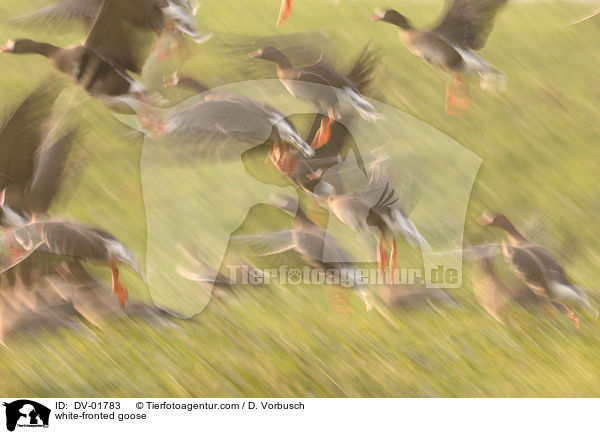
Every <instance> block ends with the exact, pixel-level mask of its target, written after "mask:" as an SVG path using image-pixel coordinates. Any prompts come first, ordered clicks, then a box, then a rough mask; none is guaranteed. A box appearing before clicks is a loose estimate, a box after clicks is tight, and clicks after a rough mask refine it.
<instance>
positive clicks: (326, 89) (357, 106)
mask: <svg viewBox="0 0 600 434" xmlns="http://www.w3.org/2000/svg"><path fill="white" fill-rule="evenodd" d="M250 56H251V57H254V58H259V59H263V60H267V61H270V62H274V63H275V64H276V65H277V77H278V78H279V80H280V81H281V83H282V84H283V85H284V86H285V87H286V89H287V90H288V92H289V93H290V94H291V95H292V96H294V97H296V98H298V99H305V100H308V101H310V102H312V103H313V104H315V105H316V106H317V107H318V108H319V110H320V111H321V113H327V115H328V116H327V117H325V118H323V121H322V123H321V128H320V129H319V133H318V134H317V136H316V138H315V140H313V143H312V146H313V148H319V147H321V146H323V145H324V144H325V143H327V140H328V139H329V136H330V134H331V124H332V123H333V121H334V120H336V119H341V118H342V117H343V113H342V109H344V108H346V109H352V110H356V111H357V112H358V113H359V114H360V115H361V116H362V117H363V118H364V119H367V120H369V121H375V120H376V119H378V118H381V116H380V115H379V114H378V113H377V112H376V110H375V108H374V107H373V105H372V104H371V103H370V102H369V101H367V100H366V99H365V98H364V97H363V96H362V95H361V93H360V92H359V91H358V89H357V88H356V86H355V85H354V83H352V81H350V80H349V79H348V78H347V77H345V76H344V75H342V74H340V73H339V72H337V71H336V70H335V69H333V68H332V67H330V66H329V65H327V64H326V63H325V62H324V61H323V59H319V60H318V61H317V62H315V63H312V64H309V65H304V66H299V67H294V66H292V64H291V62H290V60H289V59H288V58H287V57H286V56H285V54H283V53H282V52H281V51H280V50H278V49H277V48H275V47H272V46H267V47H264V48H261V49H259V50H257V51H255V52H252V53H250Z"/></svg>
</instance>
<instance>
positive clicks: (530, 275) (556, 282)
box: [478, 212, 598, 327]
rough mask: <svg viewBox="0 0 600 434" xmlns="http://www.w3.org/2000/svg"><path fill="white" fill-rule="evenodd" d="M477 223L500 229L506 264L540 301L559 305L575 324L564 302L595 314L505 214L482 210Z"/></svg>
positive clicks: (581, 294) (545, 254)
mask: <svg viewBox="0 0 600 434" xmlns="http://www.w3.org/2000/svg"><path fill="white" fill-rule="evenodd" d="M478 222H479V223H480V224H482V225H491V226H495V227H497V228H500V229H502V230H503V231H504V233H505V234H506V236H507V238H508V242H505V241H503V242H502V252H503V254H504V259H505V261H506V263H507V264H508V265H509V266H510V268H511V269H512V270H513V272H514V273H515V275H516V276H517V277H519V279H521V280H522V281H523V283H525V285H527V287H528V288H529V289H530V290H531V291H532V292H533V293H534V294H535V295H536V296H537V297H538V298H539V299H540V300H541V301H542V302H545V303H548V302H552V303H553V304H555V306H557V307H558V305H561V306H562V307H560V309H561V310H562V311H563V312H565V313H566V315H567V317H568V318H569V319H570V320H571V321H572V322H573V323H574V324H575V325H576V326H577V327H579V320H578V318H577V316H576V315H575V313H574V312H573V311H572V310H571V309H570V308H568V307H567V306H566V305H565V304H564V303H575V304H578V305H580V306H583V307H584V308H585V309H587V310H588V311H590V312H593V313H594V314H595V315H597V314H598V312H597V311H596V310H595V309H594V308H592V306H591V304H590V302H589V301H588V299H587V297H586V295H585V293H584V291H583V290H582V289H581V288H579V287H577V286H576V285H574V284H573V283H572V282H571V281H570V280H569V278H568V277H567V275H566V273H565V271H564V270H563V268H562V267H561V266H560V265H558V263H557V262H556V261H555V260H554V258H552V256H551V255H550V254H549V253H548V252H547V251H546V250H544V249H543V248H542V247H539V246H537V245H536V244H534V243H533V242H532V241H530V240H528V239H527V238H525V237H524V236H523V235H522V234H521V233H520V232H519V231H518V230H517V228H516V227H515V226H514V225H513V224H512V223H511V222H510V220H509V219H508V218H507V217H506V216H504V215H502V214H494V213H490V212H485V213H483V215H482V216H481V217H480V218H479V219H478Z"/></svg>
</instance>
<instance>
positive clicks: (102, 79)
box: [0, 0, 172, 123]
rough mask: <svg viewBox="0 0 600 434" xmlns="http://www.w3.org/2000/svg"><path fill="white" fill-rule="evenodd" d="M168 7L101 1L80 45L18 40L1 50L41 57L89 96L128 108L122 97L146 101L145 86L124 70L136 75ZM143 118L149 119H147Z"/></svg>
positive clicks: (137, 0) (144, 0)
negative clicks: (59, 45)
mask: <svg viewBox="0 0 600 434" xmlns="http://www.w3.org/2000/svg"><path fill="white" fill-rule="evenodd" d="M171 7H172V4H171V3H170V2H168V1H166V0H165V1H163V0H128V1H126V2H124V1H120V0H104V1H103V3H102V7H101V9H100V11H99V12H98V15H97V17H96V19H95V20H94V24H93V26H92V28H91V30H90V32H89V34H88V36H87V38H86V39H85V41H84V42H83V43H80V44H77V45H74V46H71V47H66V48H61V47H57V46H55V45H52V44H49V43H45V42H36V41H32V40H30V39H18V40H16V41H9V42H8V43H7V44H6V45H4V46H3V47H1V48H0V52H5V53H15V54H40V55H42V56H45V57H47V58H49V59H50V61H51V63H52V64H53V65H54V66H55V67H56V68H57V69H58V70H59V71H61V72H62V73H64V74H66V75H67V76H69V77H70V78H71V79H72V80H73V81H74V82H75V83H77V84H78V85H79V86H81V87H82V88H83V89H84V90H85V91H86V92H88V93H89V94H90V95H92V96H94V97H96V98H98V99H100V100H102V101H103V102H105V103H106V104H107V105H109V106H111V107H112V108H115V109H119V110H124V109H125V110H130V107H129V106H128V105H126V104H125V105H124V104H123V102H122V101H121V100H120V97H121V96H123V95H134V96H135V97H136V98H138V99H140V100H141V101H145V102H147V101H148V99H147V97H146V95H145V90H144V87H143V86H142V85H141V84H140V83H138V82H137V81H135V80H134V79H133V78H132V77H131V76H130V75H129V72H133V73H135V74H141V72H142V69H143V66H144V63H145V61H146V58H147V57H148V55H149V52H150V49H151V47H152V43H153V40H154V38H155V35H156V34H158V33H160V32H161V30H162V29H163V27H164V24H165V10H169V8H171ZM147 107H149V106H147ZM145 120H146V121H147V122H148V123H152V119H150V118H145Z"/></svg>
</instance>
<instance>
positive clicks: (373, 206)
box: [315, 161, 429, 277]
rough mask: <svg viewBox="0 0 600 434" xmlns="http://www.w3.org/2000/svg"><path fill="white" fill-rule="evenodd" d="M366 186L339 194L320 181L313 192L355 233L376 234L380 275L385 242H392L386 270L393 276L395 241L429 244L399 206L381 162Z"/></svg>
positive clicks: (396, 265)
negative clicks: (370, 231)
mask: <svg viewBox="0 0 600 434" xmlns="http://www.w3.org/2000/svg"><path fill="white" fill-rule="evenodd" d="M369 171H370V178H369V184H368V185H367V187H366V188H364V189H362V190H360V191H351V192H338V191H337V189H336V187H335V186H333V185H331V184H329V183H327V182H325V181H323V182H321V183H320V184H319V185H317V187H316V188H315V193H316V195H317V197H318V198H319V199H320V200H324V201H325V202H326V204H327V207H328V208H329V209H330V210H331V212H332V213H333V214H334V215H335V216H336V217H337V218H338V219H339V220H340V221H342V222H343V223H345V224H347V225H348V226H350V227H351V228H352V229H354V230H364V229H367V228H372V229H376V230H377V231H378V232H379V240H378V243H377V263H378V266H379V269H380V270H381V271H385V269H386V267H387V257H388V256H387V244H388V243H387V239H388V238H391V244H392V247H391V252H390V257H389V260H390V262H389V267H390V271H391V272H392V277H393V276H394V272H395V270H397V269H398V263H397V259H396V253H397V250H396V238H397V237H398V236H402V237H403V238H404V239H405V240H406V241H407V242H408V243H410V244H411V245H413V246H421V247H425V246H428V245H429V243H428V242H427V240H425V238H424V237H423V236H422V235H421V233H420V232H419V231H418V229H417V228H416V226H415V225H414V224H413V222H412V221H411V220H410V219H409V218H408V216H407V214H406V213H405V212H404V211H403V209H402V208H401V206H400V205H399V204H398V198H397V197H396V194H395V191H394V189H393V188H391V187H390V184H389V181H388V180H387V176H386V174H385V170H384V169H383V166H382V163H381V162H380V161H375V162H373V163H372V164H371V165H370V167H369Z"/></svg>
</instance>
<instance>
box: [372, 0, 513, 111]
mask: <svg viewBox="0 0 600 434" xmlns="http://www.w3.org/2000/svg"><path fill="white" fill-rule="evenodd" d="M507 2H508V0H453V1H448V2H447V4H448V7H447V8H446V13H445V15H444V16H443V18H442V19H441V20H440V21H439V23H438V24H437V25H435V26H434V27H432V28H430V29H428V30H420V29H417V28H414V27H413V26H412V24H411V23H410V22H409V20H408V19H407V18H406V17H405V16H403V15H402V14H400V13H398V12H397V11H395V10H393V9H388V10H386V11H379V10H378V11H376V14H375V15H374V16H373V20H375V21H384V22H387V23H390V24H393V25H395V26H397V27H398V29H399V34H400V39H401V40H402V42H403V43H404V45H406V47H407V48H408V49H409V50H410V51H411V52H412V53H413V54H414V55H416V56H417V57H419V58H421V59H422V60H423V61H425V62H426V63H428V64H429V65H431V66H432V67H434V68H438V69H441V70H444V71H446V72H450V73H452V75H453V77H454V82H453V83H452V84H451V85H449V86H448V88H447V93H446V110H447V111H448V113H450V114H461V113H463V112H464V111H466V109H467V108H468V106H469V99H468V96H467V94H466V82H465V81H464V78H463V75H469V74H477V75H479V77H480V80H481V86H482V87H483V88H484V89H489V88H500V89H502V88H503V87H504V86H505V78H504V74H503V73H502V72H501V71H500V70H499V69H498V68H496V67H494V66H493V65H491V64H490V63H489V62H487V61H486V60H485V59H483V58H481V57H479V56H477V55H476V54H475V53H474V52H473V51H472V50H480V49H482V48H483V47H484V45H485V42H486V41H487V38H488V36H489V34H490V32H491V30H492V27H493V20H494V18H495V16H496V14H497V12H498V11H499V10H500V9H501V8H502V7H503V6H504V5H506V3H507Z"/></svg>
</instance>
